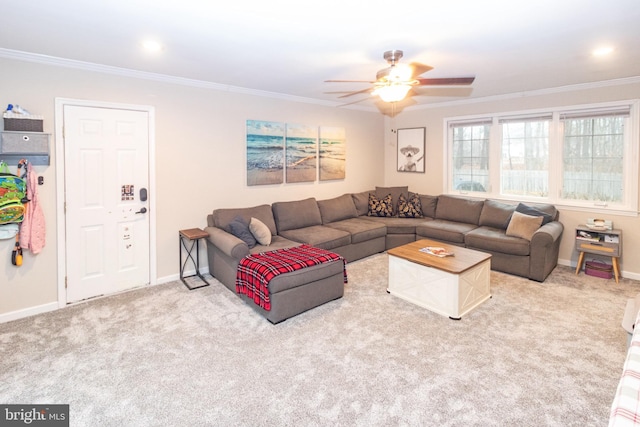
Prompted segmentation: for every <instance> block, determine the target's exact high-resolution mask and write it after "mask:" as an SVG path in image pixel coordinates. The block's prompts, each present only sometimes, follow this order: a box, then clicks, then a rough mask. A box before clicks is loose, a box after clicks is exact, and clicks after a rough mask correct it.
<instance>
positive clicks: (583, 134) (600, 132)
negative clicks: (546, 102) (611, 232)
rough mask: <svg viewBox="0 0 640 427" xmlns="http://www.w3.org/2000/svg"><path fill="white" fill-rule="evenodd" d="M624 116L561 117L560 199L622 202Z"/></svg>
mask: <svg viewBox="0 0 640 427" xmlns="http://www.w3.org/2000/svg"><path fill="white" fill-rule="evenodd" d="M601 114H602V113H601ZM626 116H628V114H627V115H624V113H623V114H621V115H612V116H602V115H596V116H594V117H579V116H578V117H576V116H574V117H571V116H569V117H564V120H563V125H564V132H563V133H564V144H563V155H562V161H563V179H562V198H563V199H570V200H593V201H596V202H612V203H623V202H624V159H623V154H624V145H625V144H624V142H625V138H624V128H625V126H624V124H625V121H626V119H625V117H626Z"/></svg>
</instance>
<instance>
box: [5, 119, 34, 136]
mask: <svg viewBox="0 0 640 427" xmlns="http://www.w3.org/2000/svg"><path fill="white" fill-rule="evenodd" d="M42 129H43V121H42V119H34V118H24V119H23V118H6V117H5V118H4V130H6V131H17V132H42Z"/></svg>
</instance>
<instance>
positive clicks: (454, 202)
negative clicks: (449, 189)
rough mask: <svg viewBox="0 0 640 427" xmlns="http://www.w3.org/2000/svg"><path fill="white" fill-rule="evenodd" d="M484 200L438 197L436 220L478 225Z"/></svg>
mask: <svg viewBox="0 0 640 427" xmlns="http://www.w3.org/2000/svg"><path fill="white" fill-rule="evenodd" d="M483 205H484V200H473V199H468V198H465V197H456V196H448V195H442V196H439V197H438V207H437V208H436V219H444V220H447V221H455V222H463V223H466V224H473V225H475V226H477V225H478V221H479V219H480V212H482V206H483Z"/></svg>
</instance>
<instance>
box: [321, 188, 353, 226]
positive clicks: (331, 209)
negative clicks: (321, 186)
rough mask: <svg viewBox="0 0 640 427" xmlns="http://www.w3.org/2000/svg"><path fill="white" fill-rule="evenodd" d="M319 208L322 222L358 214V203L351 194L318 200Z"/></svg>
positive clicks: (325, 222) (326, 222)
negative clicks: (356, 203)
mask: <svg viewBox="0 0 640 427" xmlns="http://www.w3.org/2000/svg"><path fill="white" fill-rule="evenodd" d="M318 209H320V216H321V217H322V224H328V223H330V222H334V221H340V220H343V219H347V218H355V217H357V216H358V211H357V210H356V205H355V204H354V203H353V198H352V197H351V195H350V194H343V195H342V196H340V197H336V198H334V199H329V200H318Z"/></svg>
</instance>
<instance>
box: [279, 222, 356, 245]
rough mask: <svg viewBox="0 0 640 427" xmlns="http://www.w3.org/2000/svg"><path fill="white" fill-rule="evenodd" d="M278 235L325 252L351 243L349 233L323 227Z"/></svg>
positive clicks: (306, 228)
mask: <svg viewBox="0 0 640 427" xmlns="http://www.w3.org/2000/svg"><path fill="white" fill-rule="evenodd" d="M280 234H281V235H282V237H286V238H287V239H289V240H294V241H296V242H300V243H307V244H309V245H311V246H315V247H316V248H320V249H327V250H331V249H335V248H339V247H340V246H347V245H348V244H350V243H351V235H350V234H349V233H347V232H346V231H343V230H338V229H336V228H332V227H328V226H325V225H313V226H311V227H304V228H296V229H294V230H286V231H283V232H282V233H280Z"/></svg>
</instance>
